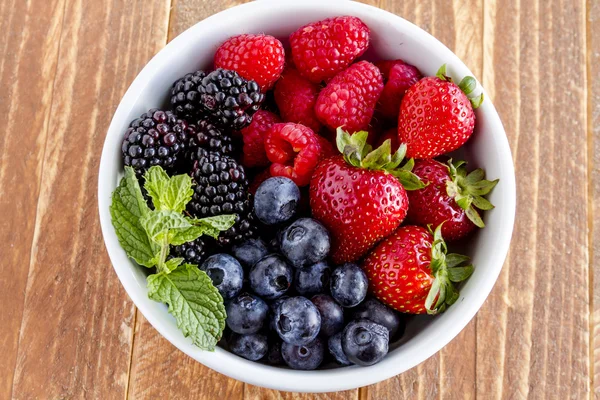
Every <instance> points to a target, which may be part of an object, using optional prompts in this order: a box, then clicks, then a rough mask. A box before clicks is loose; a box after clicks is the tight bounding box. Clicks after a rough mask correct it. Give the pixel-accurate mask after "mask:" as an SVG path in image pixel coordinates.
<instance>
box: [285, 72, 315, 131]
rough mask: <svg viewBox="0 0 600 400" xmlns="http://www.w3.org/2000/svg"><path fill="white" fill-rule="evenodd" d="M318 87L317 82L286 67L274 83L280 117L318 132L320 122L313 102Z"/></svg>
mask: <svg viewBox="0 0 600 400" xmlns="http://www.w3.org/2000/svg"><path fill="white" fill-rule="evenodd" d="M320 89H321V88H320V87H319V85H318V84H316V83H312V82H311V81H309V80H308V79H305V78H304V77H302V75H300V73H299V72H298V71H297V70H296V69H294V68H287V69H286V70H285V71H284V72H283V74H282V75H281V78H280V79H279V81H278V82H277V85H275V102H276V103H277V107H278V108H279V113H280V114H281V118H282V119H283V120H284V121H286V122H294V123H296V124H302V125H304V126H307V127H309V128H310V129H312V130H313V131H315V132H318V131H319V129H321V123H320V122H319V120H318V119H317V116H316V115H315V103H316V102H317V98H318V97H319V90H320Z"/></svg>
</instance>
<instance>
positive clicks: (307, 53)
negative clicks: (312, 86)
mask: <svg viewBox="0 0 600 400" xmlns="http://www.w3.org/2000/svg"><path fill="white" fill-rule="evenodd" d="M290 45H291V46H292V56H293V59H294V64H295V65H296V68H298V71H299V72H300V73H301V74H302V76H304V77H305V78H307V79H308V80H310V81H311V82H314V83H321V81H327V80H329V79H331V78H333V77H334V76H335V75H336V74H337V73H339V72H341V71H343V70H344V69H346V67H348V66H349V65H350V64H351V63H352V62H353V61H354V60H355V59H356V58H358V57H359V56H360V55H362V54H363V53H364V52H365V50H367V47H369V28H368V27H367V25H365V24H364V23H363V22H362V21H361V20H360V19H358V18H356V17H335V18H328V19H325V20H322V21H317V22H313V23H311V24H308V25H305V26H303V27H302V28H300V29H298V30H297V31H295V32H294V33H292V34H291V35H290Z"/></svg>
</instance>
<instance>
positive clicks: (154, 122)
mask: <svg viewBox="0 0 600 400" xmlns="http://www.w3.org/2000/svg"><path fill="white" fill-rule="evenodd" d="M194 133H195V130H194V127H193V126H190V125H188V123H187V122H186V121H185V120H182V119H179V118H177V117H176V116H175V114H173V113H172V112H171V111H162V110H158V109H151V110H149V111H148V112H146V113H144V114H142V115H141V116H140V117H139V118H136V119H135V120H133V121H132V122H131V124H129V128H127V131H126V132H125V138H124V139H123V143H122V145H121V151H122V154H123V162H124V163H125V165H126V166H131V167H132V168H133V169H134V170H135V171H136V172H137V173H138V174H140V175H141V174H143V173H144V172H145V171H146V170H148V169H149V168H150V167H152V166H154V165H159V166H161V167H163V168H164V169H165V170H166V171H167V172H173V171H174V170H175V169H176V168H177V167H178V164H179V163H181V162H182V161H183V159H184V158H185V157H184V154H185V148H186V143H187V141H188V138H189V137H190V136H192V135H193V134H194Z"/></svg>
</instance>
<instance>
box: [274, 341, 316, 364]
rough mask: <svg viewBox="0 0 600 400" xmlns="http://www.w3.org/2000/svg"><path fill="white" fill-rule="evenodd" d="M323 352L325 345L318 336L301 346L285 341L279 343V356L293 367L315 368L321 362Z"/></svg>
mask: <svg viewBox="0 0 600 400" xmlns="http://www.w3.org/2000/svg"><path fill="white" fill-rule="evenodd" d="M324 353H325V346H324V345H323V341H322V340H321V339H320V338H316V339H315V340H313V341H312V342H310V343H307V344H305V345H301V346H297V345H293V344H289V343H285V342H283V343H282V344H281V357H283V360H284V361H285V363H286V364H287V365H288V366H289V367H290V368H293V369H303V370H311V369H317V367H318V366H319V365H321V363H322V362H323V356H324Z"/></svg>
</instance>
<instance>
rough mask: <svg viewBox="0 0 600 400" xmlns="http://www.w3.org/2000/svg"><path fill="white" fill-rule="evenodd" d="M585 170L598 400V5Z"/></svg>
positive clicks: (593, 4)
mask: <svg viewBox="0 0 600 400" xmlns="http://www.w3.org/2000/svg"><path fill="white" fill-rule="evenodd" d="M587 7H588V13H587V83H588V86H587V87H588V110H587V111H588V126H587V129H588V146H589V148H588V154H589V160H588V169H589V171H590V177H589V185H590V186H589V202H588V203H589V212H590V271H591V273H590V283H591V285H592V286H591V287H592V290H593V295H592V296H590V301H591V305H590V306H591V307H590V309H591V311H592V314H591V324H590V327H591V332H590V333H591V345H592V346H591V354H590V356H591V371H590V375H591V378H592V383H593V386H592V390H593V393H594V396H595V398H600V200H599V199H600V3H598V2H597V1H592V0H590V1H588V3H587Z"/></svg>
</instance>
